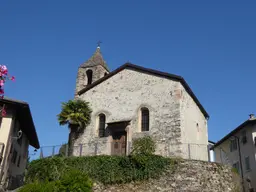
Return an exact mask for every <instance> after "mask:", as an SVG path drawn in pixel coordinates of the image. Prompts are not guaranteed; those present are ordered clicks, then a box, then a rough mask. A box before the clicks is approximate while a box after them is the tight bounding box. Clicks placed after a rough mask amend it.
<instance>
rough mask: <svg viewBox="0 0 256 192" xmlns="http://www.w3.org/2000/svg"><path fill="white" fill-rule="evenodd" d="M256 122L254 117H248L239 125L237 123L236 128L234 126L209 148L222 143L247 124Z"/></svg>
mask: <svg viewBox="0 0 256 192" xmlns="http://www.w3.org/2000/svg"><path fill="white" fill-rule="evenodd" d="M255 123H256V119H248V120H246V121H245V122H243V123H242V124H241V125H239V126H238V127H237V128H235V129H234V130H233V131H231V132H230V133H229V134H227V135H226V136H225V137H223V138H222V139H221V140H219V141H218V142H217V143H215V145H214V146H213V147H212V148H211V149H214V148H215V147H217V146H219V145H220V144H222V143H223V142H224V141H226V140H227V139H229V138H230V137H231V136H233V135H235V134H236V133H237V132H239V131H240V130H242V129H243V128H245V127H246V126H247V125H253V124H255Z"/></svg>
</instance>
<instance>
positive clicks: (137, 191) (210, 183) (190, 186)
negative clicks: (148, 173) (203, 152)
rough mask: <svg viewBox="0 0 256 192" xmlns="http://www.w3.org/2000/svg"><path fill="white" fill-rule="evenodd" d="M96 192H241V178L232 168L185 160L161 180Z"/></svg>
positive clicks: (111, 186) (95, 189)
mask: <svg viewBox="0 0 256 192" xmlns="http://www.w3.org/2000/svg"><path fill="white" fill-rule="evenodd" d="M94 191H95V192H145V191H147V192H240V191H241V185H240V178H239V176H238V175H237V174H236V173H234V172H232V170H231V168H230V167H227V166H222V165H220V164H217V163H208V162H203V161H189V160H187V161H184V160H181V162H180V163H179V164H178V166H177V169H176V170H175V171H174V172H172V171H168V172H166V173H165V174H164V175H163V176H161V177H160V178H159V179H150V180H148V181H141V182H136V183H127V184H119V185H108V186H104V185H101V184H95V185H94Z"/></svg>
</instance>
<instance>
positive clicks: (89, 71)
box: [86, 69, 92, 85]
mask: <svg viewBox="0 0 256 192" xmlns="http://www.w3.org/2000/svg"><path fill="white" fill-rule="evenodd" d="M86 75H87V85H90V84H92V70H90V69H89V70H87V71H86Z"/></svg>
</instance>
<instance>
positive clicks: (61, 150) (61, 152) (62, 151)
mask: <svg viewBox="0 0 256 192" xmlns="http://www.w3.org/2000/svg"><path fill="white" fill-rule="evenodd" d="M67 146H68V144H67V143H65V144H63V145H62V146H61V147H60V149H59V155H61V156H65V155H66V149H67Z"/></svg>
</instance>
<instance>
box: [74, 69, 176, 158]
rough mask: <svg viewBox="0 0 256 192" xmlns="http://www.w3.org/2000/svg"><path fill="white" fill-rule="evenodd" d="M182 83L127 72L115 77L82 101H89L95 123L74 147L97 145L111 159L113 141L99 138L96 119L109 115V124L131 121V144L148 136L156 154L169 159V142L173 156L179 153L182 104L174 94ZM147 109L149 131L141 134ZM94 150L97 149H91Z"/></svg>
mask: <svg viewBox="0 0 256 192" xmlns="http://www.w3.org/2000/svg"><path fill="white" fill-rule="evenodd" d="M176 89H179V82H177V81H171V80H169V79H165V78H161V77H157V76H153V75H150V74H147V73H140V72H138V71H135V70H131V69H124V70H123V71H121V72H119V73H117V74H116V75H114V76H113V77H111V78H109V79H107V80H105V81H103V82H102V83H101V84H99V85H97V86H95V87H94V88H92V89H90V90H88V91H87V92H85V93H83V94H82V95H81V96H80V98H81V99H83V100H85V101H88V102H89V103H90V105H91V108H92V110H93V112H92V116H91V117H92V119H91V123H90V125H89V126H87V127H86V130H85V131H84V133H83V134H82V135H81V136H80V137H79V138H78V139H77V141H76V142H75V145H79V144H81V143H82V144H84V143H97V145H98V149H99V151H100V153H98V154H107V155H110V153H111V151H110V147H109V145H108V146H106V145H105V144H104V143H110V142H111V141H112V140H111V138H108V139H106V138H99V137H98V128H97V118H98V115H99V114H100V113H104V114H105V115H106V123H110V122H117V121H124V120H129V121H130V125H129V136H128V142H132V140H133V139H134V138H137V137H142V136H144V135H145V134H149V135H151V136H152V137H153V139H155V141H156V142H157V154H161V155H166V149H165V147H166V146H167V141H168V142H169V143H170V144H173V146H177V147H175V148H173V149H174V151H173V153H172V155H178V154H179V153H180V149H179V145H178V144H179V143H180V140H181V138H180V137H181V133H180V130H181V127H180V102H179V99H177V95H176V94H175V93H176V92H175V90H176ZM141 107H147V108H148V109H149V114H150V122H149V126H150V127H149V131H148V132H141V130H140V122H139V112H140V109H141ZM92 146H94V145H92ZM94 151H95V150H94V148H93V149H92V148H88V149H87V150H85V151H84V153H83V154H84V155H87V154H93V153H94Z"/></svg>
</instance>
